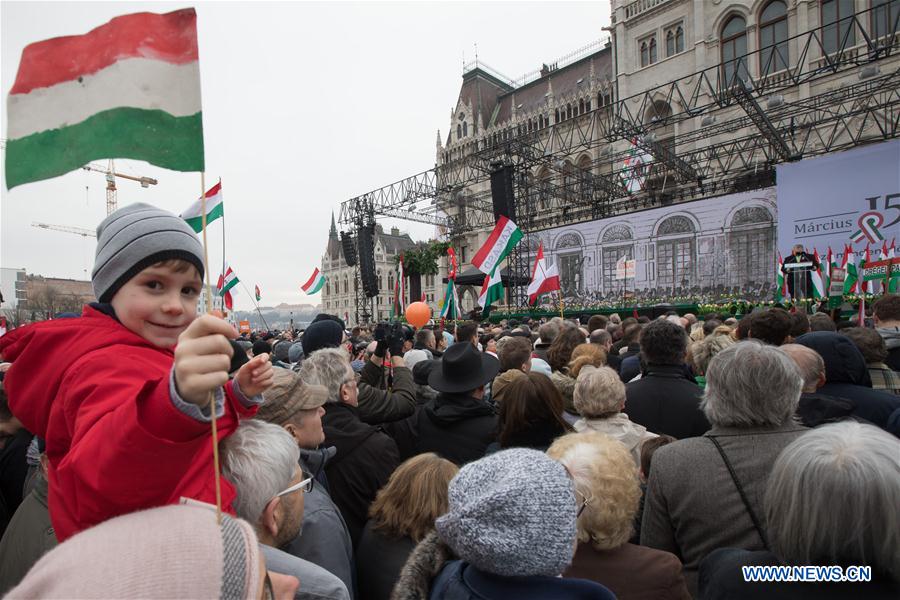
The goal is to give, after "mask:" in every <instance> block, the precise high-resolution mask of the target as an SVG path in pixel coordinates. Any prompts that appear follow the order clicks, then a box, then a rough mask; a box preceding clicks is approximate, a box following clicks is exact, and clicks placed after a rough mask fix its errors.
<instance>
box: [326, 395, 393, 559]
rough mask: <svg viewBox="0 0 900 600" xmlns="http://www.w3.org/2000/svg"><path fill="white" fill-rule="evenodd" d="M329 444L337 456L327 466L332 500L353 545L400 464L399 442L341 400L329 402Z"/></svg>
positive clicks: (327, 420) (327, 438) (327, 411)
mask: <svg viewBox="0 0 900 600" xmlns="http://www.w3.org/2000/svg"><path fill="white" fill-rule="evenodd" d="M322 428H323V429H324V430H325V445H326V446H334V447H336V448H337V455H336V456H335V457H334V458H333V459H331V460H330V461H328V464H326V465H325V475H326V476H327V477H328V487H329V491H330V493H331V499H332V500H333V501H334V503H335V504H336V505H337V507H338V508H339V509H340V511H341V515H342V516H343V517H344V522H345V523H346V524H347V530H348V531H349V532H350V539H351V540H353V547H354V548H355V547H356V545H357V544H358V543H359V538H360V537H361V536H362V530H363V527H364V526H365V524H366V520H368V517H369V514H368V513H369V505H370V504H371V503H372V501H373V500H374V499H375V494H376V493H377V492H378V490H379V489H380V488H381V487H382V486H383V485H384V484H386V483H387V481H388V478H389V477H390V476H391V473H393V472H394V469H396V468H397V466H398V465H399V464H400V458H399V456H398V453H397V445H396V444H395V443H394V440H392V439H391V438H390V437H388V436H387V435H385V434H384V432H383V431H382V430H381V428H377V427H372V426H371V425H367V424H365V423H363V422H362V421H361V420H360V419H359V412H358V411H357V409H356V408H354V407H352V406H349V405H347V404H344V403H341V402H329V403H327V404H326V405H325V415H324V416H323V417H322Z"/></svg>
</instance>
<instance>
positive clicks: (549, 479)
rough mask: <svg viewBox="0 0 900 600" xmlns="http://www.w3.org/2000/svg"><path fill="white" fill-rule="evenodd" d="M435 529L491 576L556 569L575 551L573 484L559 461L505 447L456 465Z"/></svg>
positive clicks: (546, 572) (547, 572)
mask: <svg viewBox="0 0 900 600" xmlns="http://www.w3.org/2000/svg"><path fill="white" fill-rule="evenodd" d="M449 506H450V509H449V511H448V512H447V514H446V515H444V516H442V517H439V518H438V519H437V521H436V522H435V528H436V529H437V532H438V535H439V536H440V537H441V539H442V540H443V541H444V543H445V544H447V545H448V546H450V548H451V549H452V550H453V552H454V553H456V555H457V556H459V557H460V558H461V559H462V560H464V561H466V562H468V563H471V564H472V565H474V566H475V567H477V568H479V569H482V570H484V571H488V572H489V573H494V574H496V575H518V576H528V575H548V576H556V575H559V574H560V573H562V572H563V571H564V570H565V569H566V567H568V566H569V564H570V563H571V562H572V555H573V554H574V552H575V539H576V535H577V534H576V528H575V521H576V512H577V508H576V506H575V489H574V485H573V483H572V480H571V478H570V477H569V475H568V473H566V470H565V468H564V467H563V466H562V464H560V463H558V462H557V461H555V460H553V459H552V458H550V457H548V456H547V455H546V454H544V453H543V452H538V451H537V450H531V449H527V448H512V449H510V450H503V451H501V452H497V453H496V454H490V455H488V456H486V457H484V458H482V459H481V460H478V461H475V462H473V463H469V464H468V465H466V466H464V467H463V468H462V469H460V471H459V473H457V475H456V477H454V478H453V480H452V481H451V482H450V489H449Z"/></svg>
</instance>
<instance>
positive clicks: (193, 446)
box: [47, 352, 254, 535]
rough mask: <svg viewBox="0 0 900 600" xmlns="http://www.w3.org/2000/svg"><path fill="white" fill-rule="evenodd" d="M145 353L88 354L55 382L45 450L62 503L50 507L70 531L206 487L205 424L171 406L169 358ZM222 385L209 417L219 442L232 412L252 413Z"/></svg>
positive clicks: (231, 423)
mask: <svg viewBox="0 0 900 600" xmlns="http://www.w3.org/2000/svg"><path fill="white" fill-rule="evenodd" d="M152 354H153V353H152V352H144V353H140V354H138V355H128V356H121V355H119V356H117V357H114V358H113V357H110V356H109V355H108V353H104V352H100V353H96V354H94V355H93V356H89V357H85V359H83V360H81V361H79V362H78V363H77V364H76V365H74V366H73V367H77V368H73V369H70V371H69V373H68V377H67V380H66V382H65V384H64V385H63V386H62V389H61V394H60V398H58V399H57V400H58V401H59V402H60V405H61V406H60V408H61V411H60V410H55V411H53V412H54V415H53V416H52V417H51V423H50V428H49V429H48V446H47V449H48V455H49V457H50V459H51V468H52V471H53V472H52V474H51V481H52V483H53V484H54V485H53V487H55V488H56V490H55V491H56V493H55V494H52V495H53V496H54V497H55V498H56V499H63V502H64V504H65V506H59V505H58V504H57V503H53V502H51V511H53V510H54V509H56V510H57V511H59V510H61V511H63V512H65V513H67V515H66V516H67V518H66V519H65V521H71V522H72V523H73V524H74V525H75V530H76V531H78V530H81V529H84V528H86V527H88V526H90V525H93V524H95V523H99V522H101V521H103V520H106V519H108V518H110V517H112V516H116V515H121V514H125V513H128V512H132V511H135V510H139V509H143V508H149V507H153V506H161V505H164V504H168V503H170V502H173V501H177V498H178V496H179V495H185V496H190V497H197V495H198V493H200V492H201V491H202V490H204V489H207V488H208V487H209V486H208V482H209V481H210V480H212V475H213V473H212V462H211V456H212V445H211V443H210V425H209V423H203V422H200V421H197V420H195V419H192V418H190V417H188V416H187V415H185V414H183V413H182V412H181V411H179V410H178V409H177V408H175V406H173V404H172V401H171V398H170V395H169V377H168V375H169V370H170V369H171V358H169V357H165V356H162V357H161V358H157V356H158V355H157V356H153V355H152ZM154 359H155V360H154ZM148 362H153V363H154V364H148ZM228 388H229V389H228V390H227V391H226V395H227V400H226V402H225V410H224V414H223V415H222V416H221V417H220V418H219V419H218V421H217V424H218V426H219V431H218V434H219V436H218V437H219V439H220V440H221V439H222V438H224V437H226V436H228V435H230V434H231V433H232V432H233V431H234V429H235V428H236V427H237V423H238V418H239V415H249V414H252V413H253V412H254V411H253V409H245V408H243V407H242V406H240V403H239V402H238V401H237V399H236V398H235V397H234V395H233V394H232V393H231V390H230V386H228ZM60 451H61V452H60ZM229 501H230V499H229ZM54 504H56V506H54ZM54 524H55V525H56V524H57V519H56V518H54ZM60 533H61V534H63V535H64V534H65V533H66V532H65V531H62V532H60Z"/></svg>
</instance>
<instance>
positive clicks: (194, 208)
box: [180, 181, 225, 233]
mask: <svg viewBox="0 0 900 600" xmlns="http://www.w3.org/2000/svg"><path fill="white" fill-rule="evenodd" d="M204 195H205V196H206V224H207V225H209V224H210V223H212V222H213V221H215V220H216V219H218V218H219V217H221V216H223V215H224V214H225V205H224V204H223V203H222V182H221V181H220V182H219V183H217V184H216V185H214V186H212V187H211V188H209V191H208V192H206V194H204ZM180 216H181V218H182V219H184V220H185V221H187V224H188V225H190V226H191V229H193V230H194V231H196V232H197V233H201V232H202V231H203V203H202V202H201V201H200V200H197V201H196V202H194V203H193V204H191V205H190V206H188V207H187V208H186V209H185V211H184V212H183V213H181V215H180Z"/></svg>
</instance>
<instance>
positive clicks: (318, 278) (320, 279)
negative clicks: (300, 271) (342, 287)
mask: <svg viewBox="0 0 900 600" xmlns="http://www.w3.org/2000/svg"><path fill="white" fill-rule="evenodd" d="M323 285H325V276H324V275H322V274H321V273H320V272H319V268H318V267H316V269H315V270H314V271H313V274H312V275H310V277H309V279H307V280H306V283H304V284H303V285H301V286H300V289H302V290H303V291H304V292H306V293H307V294H310V295H312V294H315V293H316V292H318V291H319V290H321V289H322V286H323Z"/></svg>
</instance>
